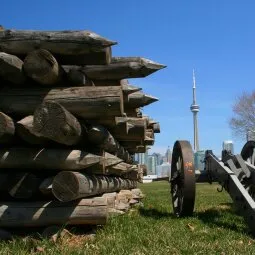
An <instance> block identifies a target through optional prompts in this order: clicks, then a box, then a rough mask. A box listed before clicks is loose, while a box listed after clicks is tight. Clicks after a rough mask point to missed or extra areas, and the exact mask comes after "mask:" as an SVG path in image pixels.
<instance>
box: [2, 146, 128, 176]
mask: <svg viewBox="0 0 255 255" xmlns="http://www.w3.org/2000/svg"><path fill="white" fill-rule="evenodd" d="M122 161H123V160H121V159H119V158H117V157H116V156H114V155H111V154H109V153H107V152H102V153H101V154H98V155H95V154H92V153H88V152H85V151H80V150H72V149H48V148H43V149H42V148H40V149H38V148H22V147H17V148H15V147H13V148H7V149H0V169H7V168H13V169H15V168H20V169H33V171H40V170H43V169H50V170H55V171H59V170H82V169H86V171H87V169H88V168H89V170H90V171H91V170H96V171H97V172H98V173H104V172H105V169H106V168H107V167H109V166H112V165H115V164H118V163H120V162H122ZM92 166H93V167H92Z"/></svg>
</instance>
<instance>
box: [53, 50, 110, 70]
mask: <svg viewBox="0 0 255 255" xmlns="http://www.w3.org/2000/svg"><path fill="white" fill-rule="evenodd" d="M54 56H55V58H56V59H57V60H58V62H59V63H60V64H61V65H78V66H80V65H81V66H82V65H108V64H110V63H111V59H112V49H111V47H105V48H101V49H98V50H96V51H93V52H88V53H85V54H76V55H59V54H55V55H54Z"/></svg>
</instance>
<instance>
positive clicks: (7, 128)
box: [0, 112, 15, 144]
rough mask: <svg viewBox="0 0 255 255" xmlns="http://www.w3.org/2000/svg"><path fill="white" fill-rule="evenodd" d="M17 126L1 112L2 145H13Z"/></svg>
mask: <svg viewBox="0 0 255 255" xmlns="http://www.w3.org/2000/svg"><path fill="white" fill-rule="evenodd" d="M14 135H15V124H14V122H13V120H12V118H10V117H9V116H7V115H6V114H4V113H2V112H0V143H2V144H11V143H13V141H14V139H15V137H14Z"/></svg>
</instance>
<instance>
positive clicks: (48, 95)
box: [0, 86, 123, 119]
mask: <svg viewBox="0 0 255 255" xmlns="http://www.w3.org/2000/svg"><path fill="white" fill-rule="evenodd" d="M42 101H55V102H57V103H60V104H61V105H62V106H63V107H65V108H66V109H67V110H68V111H70V112H71V113H72V114H74V115H77V116H79V117H82V118H85V119H93V118H94V119H95V118H101V117H104V118H107V117H108V116H122V114H123V101H122V90H121V88H119V87H117V86H113V87H92V86H91V87H89V86H88V87H86V86H83V87H72V88H55V89H49V88H30V89H29V90H24V89H19V88H3V89H1V91H0V109H2V111H4V112H5V113H7V114H9V113H12V114H16V115H19V116H27V115H31V114H33V112H34V110H35V109H36V107H37V106H38V105H39V104H40V103H42ZM10 102H11V103H10Z"/></svg>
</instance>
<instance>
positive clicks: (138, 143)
mask: <svg viewBox="0 0 255 255" xmlns="http://www.w3.org/2000/svg"><path fill="white" fill-rule="evenodd" d="M120 143H121V145H122V146H123V147H124V148H125V149H127V150H129V149H130V148H133V149H134V148H136V147H137V146H141V145H143V144H144V141H142V140H139V141H138V140H137V141H120Z"/></svg>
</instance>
